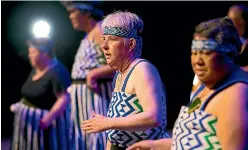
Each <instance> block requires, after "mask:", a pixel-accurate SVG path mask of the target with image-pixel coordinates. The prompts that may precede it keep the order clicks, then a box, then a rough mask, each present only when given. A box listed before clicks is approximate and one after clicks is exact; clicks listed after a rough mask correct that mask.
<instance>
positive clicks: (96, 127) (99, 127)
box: [81, 111, 109, 133]
mask: <svg viewBox="0 0 248 150" xmlns="http://www.w3.org/2000/svg"><path fill="white" fill-rule="evenodd" d="M92 113H93V118H91V119H89V120H86V121H83V122H82V124H81V129H82V130H84V131H86V132H87V133H97V132H102V131H105V130H107V129H109V118H108V117H104V116H102V115H99V114H96V113H95V112H94V111H92Z"/></svg>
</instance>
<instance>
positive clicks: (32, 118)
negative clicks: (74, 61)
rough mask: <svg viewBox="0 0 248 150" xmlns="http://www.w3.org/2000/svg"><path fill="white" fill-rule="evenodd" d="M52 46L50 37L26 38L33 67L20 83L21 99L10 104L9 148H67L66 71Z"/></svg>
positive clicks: (69, 82) (65, 149)
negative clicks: (10, 138) (25, 78)
mask: <svg viewBox="0 0 248 150" xmlns="http://www.w3.org/2000/svg"><path fill="white" fill-rule="evenodd" d="M53 49H54V44H53V41H52V40H51V39H48V38H34V39H33V40H31V41H29V48H28V57H29V60H30V64H31V65H32V67H33V70H32V71H31V73H30V75H29V77H28V79H27V80H26V82H25V83H24V85H23V86H22V90H21V92H22V96H23V98H22V100H21V101H20V102H18V103H16V104H13V105H12V106H11V110H12V111H13V112H14V113H15V120H14V133H13V139H12V148H11V149H14V150H18V149H19V150H24V149H37V150H43V149H46V150H48V149H61V150H62V149H63V150H67V149H69V139H68V137H69V132H68V131H69V130H68V127H69V126H68V125H69V124H68V123H67V121H68V119H69V112H68V110H69V109H68V104H69V103H70V96H69V94H68V93H67V92H66V89H67V88H68V86H70V84H71V80H70V73H69V72H68V70H67V69H66V68H65V66H64V65H63V64H62V63H61V62H59V61H58V60H57V59H56V58H55V55H54V53H53Z"/></svg>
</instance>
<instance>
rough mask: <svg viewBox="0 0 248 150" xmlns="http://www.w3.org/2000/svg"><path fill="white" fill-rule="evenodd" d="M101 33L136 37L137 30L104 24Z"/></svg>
mask: <svg viewBox="0 0 248 150" xmlns="http://www.w3.org/2000/svg"><path fill="white" fill-rule="evenodd" d="M103 35H115V36H120V37H125V38H137V37H138V34H137V31H134V30H126V29H123V28H119V27H110V26H106V27H104V30H103Z"/></svg>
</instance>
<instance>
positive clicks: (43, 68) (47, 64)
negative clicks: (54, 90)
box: [35, 59, 54, 73]
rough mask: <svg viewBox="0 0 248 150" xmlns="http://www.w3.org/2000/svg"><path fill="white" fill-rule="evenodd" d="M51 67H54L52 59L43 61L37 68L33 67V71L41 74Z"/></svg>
mask: <svg viewBox="0 0 248 150" xmlns="http://www.w3.org/2000/svg"><path fill="white" fill-rule="evenodd" d="M53 65H54V60H53V59H50V60H47V61H43V63H42V64H40V65H39V66H36V67H35V71H36V73H41V72H44V71H46V70H48V69H49V68H50V67H51V66H53Z"/></svg>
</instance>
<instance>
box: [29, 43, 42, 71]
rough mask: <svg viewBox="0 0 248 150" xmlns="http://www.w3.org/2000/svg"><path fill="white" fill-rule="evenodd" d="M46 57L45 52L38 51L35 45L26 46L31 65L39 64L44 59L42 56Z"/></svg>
mask: <svg viewBox="0 0 248 150" xmlns="http://www.w3.org/2000/svg"><path fill="white" fill-rule="evenodd" d="M45 57H46V54H45V53H44V52H41V51H39V50H38V49H37V48H35V47H32V46H31V47H29V48H28V58H29V61H30V64H31V65H32V66H33V67H36V66H39V65H40V64H41V63H42V61H44V58H45Z"/></svg>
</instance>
